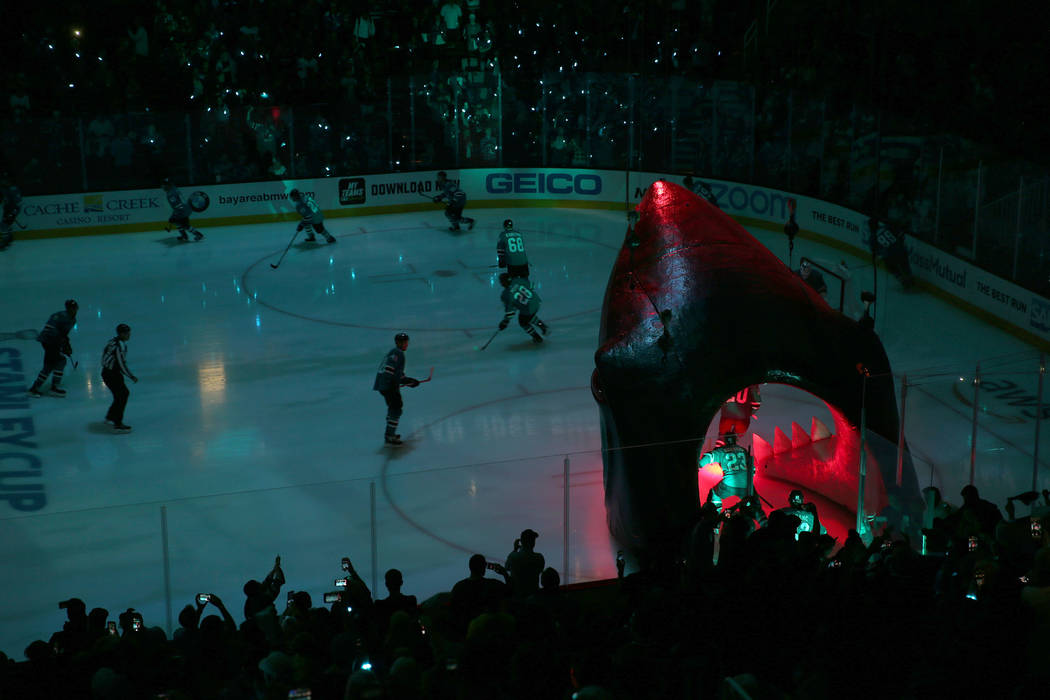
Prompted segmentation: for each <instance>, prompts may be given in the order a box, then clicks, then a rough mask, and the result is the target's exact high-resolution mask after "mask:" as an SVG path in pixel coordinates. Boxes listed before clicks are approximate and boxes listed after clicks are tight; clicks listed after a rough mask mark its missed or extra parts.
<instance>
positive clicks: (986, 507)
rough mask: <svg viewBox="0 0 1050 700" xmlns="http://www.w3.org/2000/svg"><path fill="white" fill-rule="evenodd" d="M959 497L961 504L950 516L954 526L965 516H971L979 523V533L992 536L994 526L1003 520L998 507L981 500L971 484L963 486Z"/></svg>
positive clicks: (975, 488)
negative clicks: (961, 499)
mask: <svg viewBox="0 0 1050 700" xmlns="http://www.w3.org/2000/svg"><path fill="white" fill-rule="evenodd" d="M960 495H961V496H962V498H963V504H962V505H961V506H960V507H959V510H958V511H956V513H955V514H954V516H952V517H953V518H954V521H953V522H954V524H955V525H956V526H958V524H959V522H960V520H961V519H962V518H963V517H964V516H965V515H967V514H973V515H974V516H975V517H976V519H977V522H978V523H980V528H981V532H982V533H983V534H985V535H987V536H989V537H991V536H994V535H995V526H996V525H998V524H999V522H1000V521H1001V520H1002V519H1003V514H1002V513H1001V512H1000V511H999V507H998V506H996V505H995V504H994V503H992V502H991V501H986V500H984V499H983V498H981V495H980V493H979V492H978V490H977V487H976V486H974V485H973V484H967V485H966V486H963V489H962V491H961V492H960Z"/></svg>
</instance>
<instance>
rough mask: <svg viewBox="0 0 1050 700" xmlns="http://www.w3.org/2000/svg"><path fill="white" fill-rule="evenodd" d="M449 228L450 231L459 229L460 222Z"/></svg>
mask: <svg viewBox="0 0 1050 700" xmlns="http://www.w3.org/2000/svg"><path fill="white" fill-rule="evenodd" d="M448 230H449V231H459V224H455V225H453V226H449V227H448Z"/></svg>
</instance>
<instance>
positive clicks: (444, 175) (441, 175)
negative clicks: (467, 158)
mask: <svg viewBox="0 0 1050 700" xmlns="http://www.w3.org/2000/svg"><path fill="white" fill-rule="evenodd" d="M437 179H438V182H440V181H442V180H447V179H448V173H446V172H445V171H444V170H442V171H440V172H439V173H438V174H437Z"/></svg>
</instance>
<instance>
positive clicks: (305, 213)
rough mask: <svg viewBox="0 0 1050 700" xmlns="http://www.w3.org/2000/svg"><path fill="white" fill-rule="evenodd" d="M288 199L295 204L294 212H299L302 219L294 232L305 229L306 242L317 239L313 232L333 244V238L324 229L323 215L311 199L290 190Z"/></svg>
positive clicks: (297, 191) (306, 195) (308, 196)
mask: <svg viewBox="0 0 1050 700" xmlns="http://www.w3.org/2000/svg"><path fill="white" fill-rule="evenodd" d="M288 197H289V199H291V200H292V201H293V202H294V203H295V210H296V211H297V212H299V216H301V217H303V220H302V221H300V222H299V226H298V227H297V228H296V229H295V230H296V231H302V230H303V229H306V240H308V241H316V240H317V237H316V236H314V231H316V232H317V233H319V234H321V235H322V236H324V239H325V240H326V241H328V242H329V243H335V236H333V235H332V234H330V233H328V231H326V230H325V228H324V214H323V213H321V208H320V207H319V206H317V202H315V201H314V198H313V197H311V196H310V195H308V194H303V193H302V192H300V191H299V190H292V191H291V192H289V193H288Z"/></svg>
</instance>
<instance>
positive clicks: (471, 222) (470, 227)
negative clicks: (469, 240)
mask: <svg viewBox="0 0 1050 700" xmlns="http://www.w3.org/2000/svg"><path fill="white" fill-rule="evenodd" d="M467 230H468V231H473V230H474V219H467Z"/></svg>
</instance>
